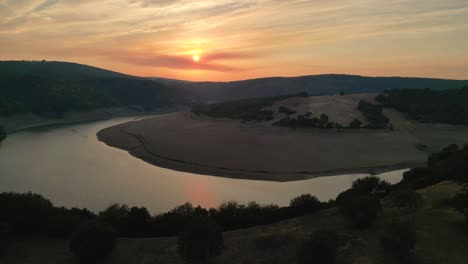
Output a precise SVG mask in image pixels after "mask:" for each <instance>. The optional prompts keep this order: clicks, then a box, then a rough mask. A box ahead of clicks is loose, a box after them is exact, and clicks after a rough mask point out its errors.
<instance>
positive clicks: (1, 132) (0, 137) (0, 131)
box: [0, 126, 6, 142]
mask: <svg viewBox="0 0 468 264" xmlns="http://www.w3.org/2000/svg"><path fill="white" fill-rule="evenodd" d="M5 138H6V132H5V129H3V127H2V126H0V142H1V141H2V140H4V139H5Z"/></svg>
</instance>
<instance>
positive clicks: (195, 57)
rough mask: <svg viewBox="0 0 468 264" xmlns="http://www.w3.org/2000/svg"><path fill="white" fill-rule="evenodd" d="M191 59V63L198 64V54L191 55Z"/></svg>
mask: <svg viewBox="0 0 468 264" xmlns="http://www.w3.org/2000/svg"><path fill="white" fill-rule="evenodd" d="M192 59H193V61H195V62H199V61H200V55H198V54H193V55H192Z"/></svg>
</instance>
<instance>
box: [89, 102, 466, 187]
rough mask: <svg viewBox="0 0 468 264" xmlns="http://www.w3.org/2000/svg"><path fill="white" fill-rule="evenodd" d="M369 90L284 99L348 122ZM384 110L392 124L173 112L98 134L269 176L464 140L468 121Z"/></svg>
mask: <svg viewBox="0 0 468 264" xmlns="http://www.w3.org/2000/svg"><path fill="white" fill-rule="evenodd" d="M373 96H374V95H345V96H320V97H310V98H312V99H310V98H290V99H287V100H285V101H283V102H282V103H284V104H286V105H288V107H289V106H290V107H293V108H294V109H301V110H300V111H298V113H301V112H305V111H311V112H313V114H314V113H326V114H329V115H330V116H331V118H330V120H331V121H333V118H341V119H340V120H341V122H344V123H346V122H347V121H350V120H352V119H353V118H355V117H357V116H359V115H360V113H359V111H357V110H356V109H352V107H351V105H352V103H351V102H354V105H355V106H354V107H356V106H357V103H358V101H359V100H360V99H362V98H373ZM338 101H339V102H338ZM311 105H312V106H313V107H314V108H313V109H311V108H312V106H311ZM275 107H276V108H277V107H278V105H274V106H273V108H275ZM385 114H386V115H387V116H388V117H389V118H390V120H391V121H390V122H391V123H392V124H393V126H394V130H388V129H379V130H371V129H345V130H342V131H338V130H335V129H319V128H314V129H312V128H311V129H289V128H284V127H275V126H272V125H271V122H263V123H247V124H246V123H242V122H240V121H236V120H228V119H214V118H207V117H198V116H195V115H193V114H192V113H191V112H178V113H172V114H167V115H161V116H158V117H155V118H151V119H145V120H141V121H136V122H129V123H125V124H121V125H117V126H114V127H110V128H106V129H104V130H101V131H100V132H99V133H98V138H99V139H100V140H101V141H103V142H105V143H106V144H108V145H110V146H113V147H117V148H121V149H125V150H127V151H129V153H130V154H132V155H134V156H135V157H138V158H141V159H143V160H145V161H147V162H149V163H152V164H154V165H157V166H161V167H165V168H169V169H174V170H180V171H187V172H194V173H200V174H210V175H216V176H223V177H233V178H244V179H254V180H271V181H293V180H303V179H308V178H313V177H317V176H325V175H337V174H345V173H369V172H383V171H388V170H395V169H401V168H407V167H414V166H418V165H420V164H422V163H424V162H425V161H426V159H427V154H428V152H433V151H438V150H440V149H441V148H443V147H445V146H447V145H448V144H452V143H456V144H463V143H468V127H462V126H451V125H431V124H419V123H414V122H411V121H408V120H407V119H405V118H404V117H403V115H402V114H400V113H398V112H396V111H394V110H391V109H385ZM277 118H280V117H277Z"/></svg>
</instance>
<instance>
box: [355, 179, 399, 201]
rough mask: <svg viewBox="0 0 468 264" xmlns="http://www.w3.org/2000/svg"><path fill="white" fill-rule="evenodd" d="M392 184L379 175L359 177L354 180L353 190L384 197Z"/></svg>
mask: <svg viewBox="0 0 468 264" xmlns="http://www.w3.org/2000/svg"><path fill="white" fill-rule="evenodd" d="M391 188H392V185H391V184H390V183H389V182H387V181H384V180H382V179H380V178H379V177H377V176H367V177H363V178H359V179H357V180H355V181H354V182H353V185H352V187H351V189H350V190H351V192H353V193H354V194H357V195H375V196H377V197H380V198H382V197H384V196H386V195H387V194H388V193H389V192H390V191H391Z"/></svg>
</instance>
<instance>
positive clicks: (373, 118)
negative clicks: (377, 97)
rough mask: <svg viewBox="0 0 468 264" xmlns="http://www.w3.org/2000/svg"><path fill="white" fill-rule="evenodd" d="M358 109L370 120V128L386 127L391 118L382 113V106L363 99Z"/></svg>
mask: <svg viewBox="0 0 468 264" xmlns="http://www.w3.org/2000/svg"><path fill="white" fill-rule="evenodd" d="M358 109H359V111H361V112H362V114H363V115H364V116H365V117H366V118H367V120H368V121H369V125H368V127H369V128H386V127H387V126H388V122H389V120H388V118H387V117H386V116H384V115H383V114H382V106H380V105H376V104H372V103H369V102H367V101H365V100H361V101H359V104H358Z"/></svg>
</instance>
